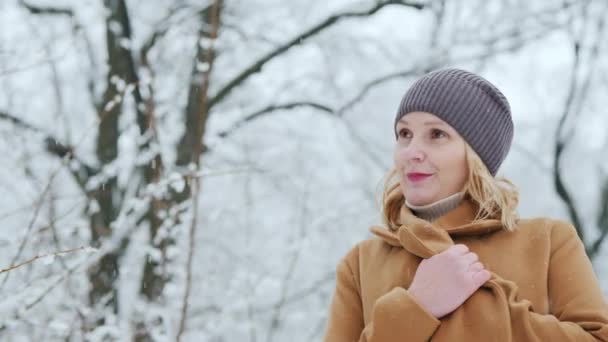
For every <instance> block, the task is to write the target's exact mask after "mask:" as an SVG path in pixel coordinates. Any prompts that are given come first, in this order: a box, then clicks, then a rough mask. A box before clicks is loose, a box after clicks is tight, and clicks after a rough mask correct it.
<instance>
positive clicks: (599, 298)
mask: <svg viewBox="0 0 608 342" xmlns="http://www.w3.org/2000/svg"><path fill="white" fill-rule="evenodd" d="M551 245H552V247H551V257H550V261H549V272H548V292H549V303H550V313H551V314H550V315H541V314H538V313H534V312H529V311H528V308H527V305H523V304H522V303H521V302H520V303H513V304H512V305H511V307H510V311H511V320H512V322H513V324H514V325H515V326H516V332H517V333H514V339H515V340H517V341H519V340H520V339H521V340H524V339H525V340H527V341H606V342H608V305H607V304H606V299H605V297H604V295H603V294H602V291H601V289H600V286H599V282H598V280H597V278H596V276H595V273H594V272H593V268H592V265H591V262H590V261H589V258H588V257H587V254H586V253H585V248H584V245H583V243H582V241H581V240H580V238H579V237H578V234H577V233H576V230H575V228H574V226H572V225H571V224H568V223H565V222H558V223H557V224H556V225H555V226H554V227H553V229H552V232H551Z"/></svg>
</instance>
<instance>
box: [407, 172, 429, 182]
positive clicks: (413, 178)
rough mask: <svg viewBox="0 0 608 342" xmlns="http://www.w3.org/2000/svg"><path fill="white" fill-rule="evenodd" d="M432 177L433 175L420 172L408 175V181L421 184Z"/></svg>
mask: <svg viewBox="0 0 608 342" xmlns="http://www.w3.org/2000/svg"><path fill="white" fill-rule="evenodd" d="M430 176H432V174H429V173H420V172H410V173H408V174H407V179H408V180H409V181H410V182H414V183H416V182H421V181H423V180H425V179H427V178H429V177H430Z"/></svg>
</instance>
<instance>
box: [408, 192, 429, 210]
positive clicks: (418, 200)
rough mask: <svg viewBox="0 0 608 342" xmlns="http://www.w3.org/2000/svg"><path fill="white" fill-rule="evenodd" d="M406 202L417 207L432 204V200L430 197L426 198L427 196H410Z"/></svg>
mask: <svg viewBox="0 0 608 342" xmlns="http://www.w3.org/2000/svg"><path fill="white" fill-rule="evenodd" d="M407 202H408V203H409V204H411V205H415V206H417V207H419V206H424V205H427V204H431V203H433V198H432V196H428V195H426V196H425V195H416V194H410V195H409V196H408V197H407Z"/></svg>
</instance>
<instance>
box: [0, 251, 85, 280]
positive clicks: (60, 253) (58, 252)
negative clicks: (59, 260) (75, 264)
mask: <svg viewBox="0 0 608 342" xmlns="http://www.w3.org/2000/svg"><path fill="white" fill-rule="evenodd" d="M87 248H91V247H88V246H81V247H78V248H72V249H66V250H63V251H57V252H53V253H48V254H43V255H36V256H35V257H33V258H31V259H29V260H26V261H24V262H21V263H19V264H16V265H13V266H10V267H8V268H4V269H0V274H2V273H5V272H10V271H12V270H15V269H17V268H19V267H22V266H25V265H27V264H31V263H33V262H34V261H36V260H38V259H42V258H47V257H56V256H62V255H65V254H70V253H74V252H78V251H82V250H85V249H87Z"/></svg>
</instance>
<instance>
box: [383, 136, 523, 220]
mask: <svg viewBox="0 0 608 342" xmlns="http://www.w3.org/2000/svg"><path fill="white" fill-rule="evenodd" d="M465 145H466V159H467V165H468V168H469V175H468V179H467V182H466V184H465V186H464V192H465V196H466V197H468V198H469V199H471V200H472V201H473V202H474V203H475V204H477V205H478V207H479V211H478V212H477V216H476V217H475V221H477V220H485V219H496V220H499V221H500V222H501V223H502V226H503V228H504V229H506V230H509V231H512V230H514V229H515V227H516V225H517V220H518V215H517V204H518V203H519V193H518V191H517V188H516V187H515V185H514V184H513V183H512V182H511V181H509V180H508V179H506V178H503V177H499V178H496V177H494V176H492V174H491V173H490V172H489V171H488V168H487V167H486V166H485V164H484V163H483V162H482V161H481V158H479V156H478V155H477V153H476V152H475V151H474V150H473V149H472V148H471V147H470V146H469V145H468V144H465ZM397 175H398V173H397V169H396V168H394V167H393V168H392V169H391V170H390V171H389V172H388V174H387V175H386V177H385V181H384V190H383V194H382V220H383V221H384V224H385V225H386V226H387V227H388V228H389V229H390V230H393V231H395V230H397V229H398V228H399V226H400V222H399V215H400V212H401V207H402V206H403V204H404V203H405V196H404V195H403V192H402V191H401V188H400V183H399V177H397Z"/></svg>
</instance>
